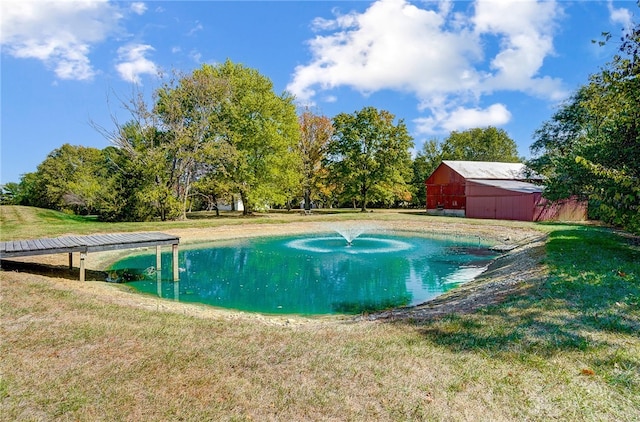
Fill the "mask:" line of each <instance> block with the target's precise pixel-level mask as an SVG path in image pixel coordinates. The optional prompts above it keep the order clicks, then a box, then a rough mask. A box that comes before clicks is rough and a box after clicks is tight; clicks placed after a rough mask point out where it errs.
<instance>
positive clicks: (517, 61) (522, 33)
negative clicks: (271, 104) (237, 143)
mask: <svg viewBox="0 0 640 422" xmlns="http://www.w3.org/2000/svg"><path fill="white" fill-rule="evenodd" d="M428 4H430V3H422V2H421V3H416V4H415V5H414V4H412V3H410V2H409V1H407V0H378V1H376V2H375V3H373V4H371V6H370V7H369V8H368V9H366V10H365V11H364V12H362V13H356V12H352V13H349V14H345V15H339V14H336V16H335V18H334V19H316V20H314V21H313V23H312V28H313V29H314V30H316V31H318V34H317V35H316V36H315V37H314V38H313V39H311V40H309V41H308V45H309V49H310V52H311V55H312V58H311V60H310V62H309V63H307V64H304V65H300V66H298V67H296V69H295V70H294V74H293V75H292V79H291V81H290V83H289V85H288V90H289V91H291V92H292V93H293V94H294V95H295V96H296V97H297V98H298V100H300V101H301V102H306V103H312V102H313V100H314V98H316V97H317V96H319V94H322V96H324V97H326V96H327V95H328V94H329V93H330V92H331V91H332V90H333V89H334V88H339V87H350V88H352V89H355V90H357V91H360V92H361V93H362V94H364V95H366V94H369V93H372V92H376V91H380V90H388V89H390V90H397V91H402V92H408V93H411V94H413V95H414V96H415V98H416V105H417V108H418V109H419V110H421V111H423V112H425V114H426V116H425V117H424V118H422V119H420V120H419V121H418V122H417V124H418V128H419V130H421V131H423V132H425V133H433V132H435V131H442V130H450V128H453V127H455V128H456V129H462V127H458V126H460V125H467V124H471V125H484V124H483V122H487V123H486V125H498V124H505V123H507V122H508V121H509V119H510V116H511V114H510V112H509V111H508V110H507V108H506V106H505V105H503V104H494V105H493V106H491V107H489V108H487V109H480V108H479V107H478V104H479V103H480V100H481V98H482V97H484V96H488V95H491V94H492V93H494V92H498V91H518V92H524V93H526V94H528V95H534V96H536V97H540V98H543V99H547V100H550V101H556V100H558V99H560V98H563V97H564V96H566V92H565V90H564V89H563V87H562V82H561V81H560V80H558V79H554V78H551V77H549V76H544V75H540V74H539V72H540V69H541V67H542V65H543V62H544V59H545V58H546V57H548V56H550V55H552V54H554V50H553V34H554V31H555V30H556V21H557V19H559V17H561V16H562V10H561V9H560V7H559V6H558V4H557V3H555V2H554V1H539V2H536V1H505V0H502V1H500V0H498V1H491V2H489V1H476V2H475V3H472V4H469V5H467V6H462V7H463V9H462V10H461V11H458V12H455V13H454V12H453V7H452V3H451V2H449V1H442V2H440V3H438V4H437V5H436V7H434V8H428V6H427V5H428ZM325 32H327V33H325ZM492 48H493V49H492ZM331 93H332V92H331ZM332 94H333V93H332ZM456 122H458V123H456ZM470 127H472V126H470Z"/></svg>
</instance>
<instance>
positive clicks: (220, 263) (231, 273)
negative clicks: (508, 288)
mask: <svg viewBox="0 0 640 422" xmlns="http://www.w3.org/2000/svg"><path fill="white" fill-rule="evenodd" d="M327 237H329V241H330V242H335V241H336V239H335V238H333V239H331V237H330V236H327V235H323V236H317V237H316V238H313V237H312V238H310V237H309V236H305V237H295V238H291V237H288V238H281V237H278V238H259V239H253V240H251V241H243V242H242V243H229V242H225V243H215V244H211V245H209V247H203V248H199V249H190V250H189V249H186V250H185V249H183V250H182V251H181V253H180V257H179V266H180V270H181V273H180V282H172V281H168V279H169V276H170V275H169V274H160V272H158V273H157V274H156V275H155V277H154V279H153V280H149V279H145V280H140V281H132V282H130V283H129V284H130V285H132V286H133V287H134V288H135V289H137V290H139V291H141V292H146V293H152V294H153V293H154V294H156V295H158V296H160V297H163V298H169V299H174V300H179V301H183V302H199V303H205V304H209V305H214V306H221V307H225V308H233V309H242V310H247V311H255V312H265V313H291V314H331V313H350V314H352V313H362V312H372V311H376V310H381V309H387V308H393V307H401V306H411V305H416V304H419V303H422V302H424V301H426V300H429V299H431V298H433V297H435V296H438V295H440V294H442V293H444V292H445V291H447V290H450V289H451V288H453V287H455V286H457V285H459V284H460V283H464V282H466V281H468V280H469V279H470V278H473V276H475V275H477V273H478V272H481V271H482V268H483V266H484V265H486V262H487V259H488V258H490V257H488V256H486V255H485V254H484V251H486V249H482V248H480V249H482V251H483V254H482V255H480V254H473V253H469V250H468V248H471V246H472V244H468V245H467V244H465V243H464V241H462V240H460V239H456V244H454V245H452V243H451V241H444V240H434V239H427V238H422V237H398V236H395V237H394V236H383V235H379V236H376V237H375V239H373V240H371V241H368V242H363V244H361V246H360V247H362V248H372V247H375V245H376V244H380V243H383V244H384V245H386V246H383V248H386V249H384V250H383V251H382V252H381V253H372V252H371V251H369V252H366V253H358V249H357V248H358V241H359V240H360V239H357V240H356V241H354V242H353V245H352V246H350V247H347V246H345V245H344V241H339V242H338V243H340V245H341V246H340V247H339V248H337V249H336V250H334V251H332V252H330V253H328V252H327V251H326V250H325V249H326V247H325V245H324V244H322V245H321V246H318V245H319V243H317V242H321V241H322V242H324V241H325V240H326V239H327ZM322 239H325V240H322ZM338 240H339V239H338ZM364 240H366V239H364ZM474 242H476V245H475V248H476V249H478V248H477V240H474ZM292 244H293V245H297V246H295V247H292ZM301 244H303V245H306V246H305V247H299V246H300V245H301ZM310 244H313V247H307V246H308V245H310ZM365 245H366V246H365ZM372 245H373V246H372ZM388 245H396V246H397V245H402V247H397V248H396V247H394V248H390V247H389V246H388ZM318 248H319V249H321V251H317V250H314V249H318ZM391 249H393V250H391ZM362 250H363V251H364V249H362ZM163 259H165V257H164V256H163ZM166 259H170V257H166ZM153 260H155V256H145V255H140V256H133V257H130V258H127V259H125V260H123V261H120V262H119V263H117V265H116V267H117V268H146V267H145V265H147V266H148V265H149V264H148V262H149V261H153ZM163 267H165V268H170V265H167V266H165V265H163ZM163 276H164V278H163Z"/></svg>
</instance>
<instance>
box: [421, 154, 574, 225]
mask: <svg viewBox="0 0 640 422" xmlns="http://www.w3.org/2000/svg"><path fill="white" fill-rule="evenodd" d="M542 183H543V179H542V177H540V176H539V175H536V174H535V173H533V172H532V171H530V170H528V169H527V167H526V166H525V165H524V164H522V163H500V162H486V161H443V162H442V163H441V164H440V165H439V166H438V168H436V170H435V171H434V172H433V173H432V174H431V176H429V178H428V179H427V180H426V182H425V184H426V190H427V192H426V193H427V212H428V213H429V214H435V215H454V216H460V217H469V218H490V219H500V220H521V221H545V220H563V221H567V220H573V221H575V220H578V221H579V220H585V219H586V213H587V212H586V211H587V208H586V204H585V203H584V202H581V201H577V200H573V199H570V200H565V201H558V202H551V201H548V200H547V199H545V198H543V197H542V190H543V185H542Z"/></svg>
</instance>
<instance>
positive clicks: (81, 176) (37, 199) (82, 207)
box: [25, 144, 108, 213]
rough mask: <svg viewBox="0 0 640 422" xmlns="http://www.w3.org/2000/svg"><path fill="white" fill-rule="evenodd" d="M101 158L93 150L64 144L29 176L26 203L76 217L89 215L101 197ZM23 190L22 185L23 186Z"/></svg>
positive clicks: (94, 209)
mask: <svg viewBox="0 0 640 422" xmlns="http://www.w3.org/2000/svg"><path fill="white" fill-rule="evenodd" d="M103 164H104V156H103V155H102V151H100V150H99V149H97V148H89V147H83V146H74V145H70V144H64V145H62V146H61V147H60V148H57V149H55V150H54V151H52V152H51V153H49V155H48V156H47V158H45V160H44V161H43V162H42V163H40V165H38V168H37V170H36V172H35V173H34V174H33V176H29V177H28V179H29V180H30V181H29V184H30V186H29V196H31V198H29V199H27V200H26V202H28V203H30V204H32V205H35V206H40V207H45V208H52V209H58V210H63V209H69V210H73V211H74V212H76V213H93V212H95V211H96V210H97V208H98V206H99V202H100V200H101V197H102V195H103V193H104V186H105V183H104V181H105V179H106V178H107V177H108V175H107V172H106V171H105V168H104V165H103ZM25 186H26V182H25Z"/></svg>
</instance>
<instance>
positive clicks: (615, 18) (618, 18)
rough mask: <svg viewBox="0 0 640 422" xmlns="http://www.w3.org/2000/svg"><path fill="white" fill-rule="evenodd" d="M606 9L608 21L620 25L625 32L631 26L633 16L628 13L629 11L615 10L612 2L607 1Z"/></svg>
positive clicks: (623, 9)
mask: <svg viewBox="0 0 640 422" xmlns="http://www.w3.org/2000/svg"><path fill="white" fill-rule="evenodd" d="M607 7H608V9H609V19H610V20H611V22H613V23H619V24H622V27H623V28H624V29H625V30H627V29H629V28H631V27H632V26H633V14H632V13H631V12H630V11H629V9H625V8H620V9H616V8H615V7H614V6H613V1H612V0H609V3H608V4H607Z"/></svg>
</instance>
